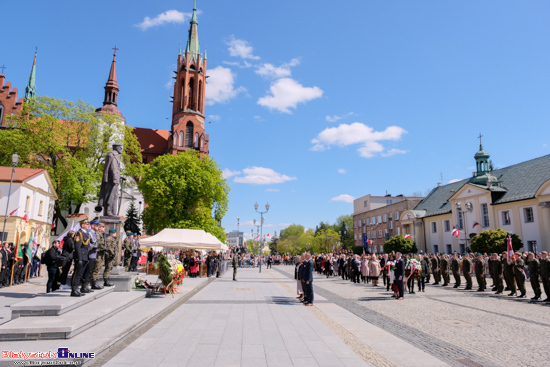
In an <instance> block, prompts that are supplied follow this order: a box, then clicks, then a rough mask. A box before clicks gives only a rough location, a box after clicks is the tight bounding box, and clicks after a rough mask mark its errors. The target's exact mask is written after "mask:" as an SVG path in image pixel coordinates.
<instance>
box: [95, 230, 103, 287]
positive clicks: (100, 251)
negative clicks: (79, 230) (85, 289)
mask: <svg viewBox="0 0 550 367" xmlns="http://www.w3.org/2000/svg"><path fill="white" fill-rule="evenodd" d="M96 237H97V258H96V260H95V263H94V268H93V270H92V289H103V287H102V286H101V284H99V283H98V282H97V280H98V279H99V272H100V271H101V267H102V266H103V263H104V261H105V224H104V223H100V224H99V226H98V227H97V231H96Z"/></svg>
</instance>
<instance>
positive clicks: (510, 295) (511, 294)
mask: <svg viewBox="0 0 550 367" xmlns="http://www.w3.org/2000/svg"><path fill="white" fill-rule="evenodd" d="M515 295H516V292H512V293H510V294H509V295H508V297H512V296H515Z"/></svg>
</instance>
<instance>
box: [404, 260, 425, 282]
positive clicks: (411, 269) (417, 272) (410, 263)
mask: <svg viewBox="0 0 550 367" xmlns="http://www.w3.org/2000/svg"><path fill="white" fill-rule="evenodd" d="M405 276H406V277H407V278H410V277H412V278H413V279H419V278H421V277H422V265H420V261H418V260H417V259H409V260H407V264H406V265H405Z"/></svg>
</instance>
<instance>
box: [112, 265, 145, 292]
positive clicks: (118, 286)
mask: <svg viewBox="0 0 550 367" xmlns="http://www.w3.org/2000/svg"><path fill="white" fill-rule="evenodd" d="M137 276H138V273H137V272H127V271H125V270H124V267H123V266H115V267H114V268H113V270H112V271H111V277H110V278H109V281H110V282H111V283H113V284H114V285H115V292H129V291H131V290H132V288H134V282H135V279H136V277H137Z"/></svg>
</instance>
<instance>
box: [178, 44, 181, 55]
mask: <svg viewBox="0 0 550 367" xmlns="http://www.w3.org/2000/svg"><path fill="white" fill-rule="evenodd" d="M178 56H181V42H180V49H179V51H178Z"/></svg>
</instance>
